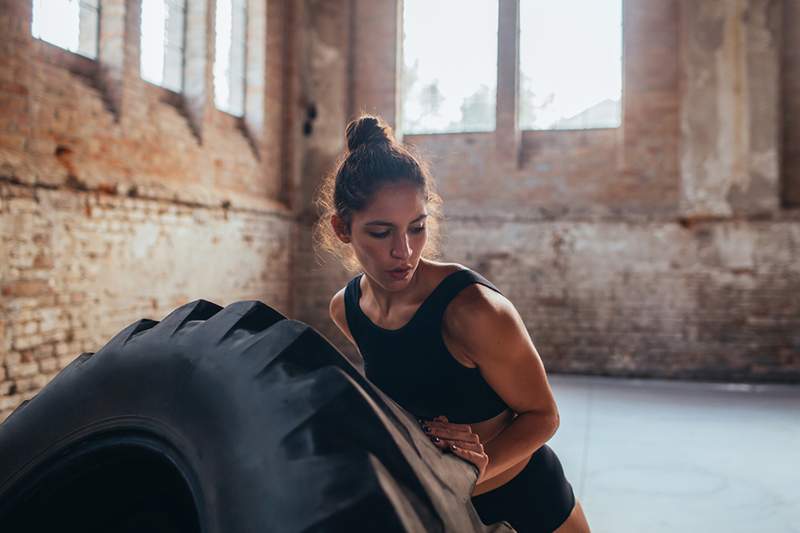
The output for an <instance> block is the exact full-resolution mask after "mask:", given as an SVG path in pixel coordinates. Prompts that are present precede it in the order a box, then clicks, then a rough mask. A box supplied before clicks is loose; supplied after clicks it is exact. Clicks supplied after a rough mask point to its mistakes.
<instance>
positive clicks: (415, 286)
mask: <svg viewBox="0 0 800 533" xmlns="http://www.w3.org/2000/svg"><path fill="white" fill-rule="evenodd" d="M426 267H427V264H426V263H425V261H424V260H423V259H422V258H420V260H419V263H418V264H417V268H416V269H414V272H413V274H412V276H411V281H410V282H409V284H408V285H407V286H406V287H404V288H402V289H400V290H397V291H387V290H386V289H384V288H383V287H381V286H380V285H378V284H377V283H375V282H373V281H372V279H371V278H370V277H369V276H367V275H366V274H365V275H364V278H366V279H365V280H364V285H365V287H366V289H367V290H366V291H364V290H362V291H361V292H362V293H365V292H368V294H369V298H370V299H371V300H373V301H374V302H375V305H376V306H378V310H379V311H380V316H383V317H385V316H388V315H389V310H391V309H393V308H395V307H396V306H397V305H402V304H404V303H411V302H416V301H419V300H422V299H424V298H418V296H420V291H421V290H424V286H425V283H424V282H423V279H424V278H423V276H424V274H423V271H425V270H426Z"/></svg>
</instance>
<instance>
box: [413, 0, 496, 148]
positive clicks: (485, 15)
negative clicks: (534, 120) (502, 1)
mask: <svg viewBox="0 0 800 533" xmlns="http://www.w3.org/2000/svg"><path fill="white" fill-rule="evenodd" d="M403 5H404V8H403V72H402V81H403V85H402V87H403V88H402V93H403V102H402V105H403V121H402V122H403V126H402V128H403V131H404V132H405V133H438V132H462V131H492V130H494V127H495V96H496V93H497V1H496V0H437V1H436V2H431V1H430V0H405V2H404V3H403Z"/></svg>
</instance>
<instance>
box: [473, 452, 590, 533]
mask: <svg viewBox="0 0 800 533" xmlns="http://www.w3.org/2000/svg"><path fill="white" fill-rule="evenodd" d="M472 505H473V506H474V507H475V510H476V511H478V515H479V516H480V517H481V521H483V523H484V524H487V525H488V524H493V523H495V522H500V521H502V520H505V521H506V522H508V523H509V524H511V525H512V526H513V527H514V529H516V530H517V531H518V532H519V533H551V532H552V531H554V530H555V529H557V528H558V527H559V526H560V525H561V524H563V523H564V521H565V520H566V519H567V518H568V517H569V514H570V513H571V512H572V508H573V507H574V506H575V494H574V492H573V490H572V485H571V484H570V483H569V481H567V478H566V477H564V470H563V469H562V467H561V461H559V460H558V456H557V455H556V454H555V452H554V451H553V450H552V448H550V447H549V446H548V445H546V444H545V445H543V446H542V447H541V448H539V449H538V450H536V453H534V454H533V456H531V459H530V461H528V464H527V465H525V468H523V469H522V470H521V471H520V472H519V473H518V474H517V475H516V476H514V477H513V478H511V479H510V480H509V481H507V482H506V483H505V485H501V486H499V487H497V488H496V489H492V490H490V491H489V492H484V493H483V494H478V495H477V496H473V497H472Z"/></svg>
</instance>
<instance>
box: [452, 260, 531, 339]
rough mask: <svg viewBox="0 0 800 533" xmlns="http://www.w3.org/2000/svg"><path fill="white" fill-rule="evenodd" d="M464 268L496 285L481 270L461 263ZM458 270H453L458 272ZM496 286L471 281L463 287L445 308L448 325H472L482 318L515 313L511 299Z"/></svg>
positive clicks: (453, 327)
mask: <svg viewBox="0 0 800 533" xmlns="http://www.w3.org/2000/svg"><path fill="white" fill-rule="evenodd" d="M459 266H461V267H462V269H465V270H470V271H471V272H473V273H474V274H476V275H477V276H478V278H479V279H482V280H485V281H488V282H489V284H491V285H492V286H494V283H493V282H492V281H490V280H489V279H488V278H487V277H486V276H484V275H483V274H482V273H481V272H478V271H476V270H474V269H471V268H468V267H464V266H463V265H459ZM456 271H457V270H453V272H456ZM495 289H496V287H495V288H492V287H488V286H486V285H484V284H483V283H474V282H473V283H469V284H467V285H466V286H464V287H463V288H461V289H460V290H459V291H458V292H457V293H456V294H455V296H453V298H452V300H450V302H448V305H447V307H446V308H445V313H444V317H443V318H444V321H445V323H446V326H449V327H450V329H458V328H459V327H470V325H471V324H473V323H475V322H480V321H481V320H482V319H486V318H489V317H491V316H493V315H494V316H496V315H502V314H508V313H511V314H513V313H514V312H515V311H516V310H515V309H514V305H513V304H512V303H511V301H510V300H509V299H508V298H506V297H505V296H504V295H503V294H502V293H501V292H500V291H499V289H498V290H495Z"/></svg>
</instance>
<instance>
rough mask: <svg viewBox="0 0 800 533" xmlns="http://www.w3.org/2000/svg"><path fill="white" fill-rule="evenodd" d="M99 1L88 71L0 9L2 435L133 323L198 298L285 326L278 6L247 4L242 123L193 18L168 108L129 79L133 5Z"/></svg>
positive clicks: (26, 6) (290, 227) (286, 217)
mask: <svg viewBox="0 0 800 533" xmlns="http://www.w3.org/2000/svg"><path fill="white" fill-rule="evenodd" d="M102 3H103V11H102V17H103V18H102V21H101V27H102V28H103V29H104V31H102V32H101V39H100V54H99V57H98V59H97V61H93V60H89V59H87V58H83V57H80V56H77V55H75V54H71V53H69V52H67V51H65V50H62V49H60V48H58V47H56V46H53V45H51V44H49V43H46V42H44V41H40V40H38V39H34V38H32V37H31V35H30V25H31V2H28V1H23V0H0V117H2V120H0V258H2V261H0V420H2V419H4V418H5V417H6V416H7V415H8V414H9V413H10V411H11V410H12V409H13V408H14V407H15V406H16V405H17V404H18V403H19V402H20V401H22V400H23V399H27V398H30V397H31V396H32V395H33V394H35V392H36V391H37V390H38V389H39V388H40V387H42V386H43V385H44V384H45V383H46V382H47V381H48V380H49V379H50V378H51V377H52V376H53V375H55V373H57V372H58V370H59V369H61V368H63V367H64V366H65V365H66V364H67V363H69V362H70V361H71V360H72V359H73V358H74V357H76V356H77V355H78V354H79V353H81V352H83V351H96V350H97V349H99V348H100V347H101V346H102V345H103V344H104V343H105V342H106V341H108V340H109V339H110V337H111V336H113V334H115V333H116V332H118V331H119V330H121V329H122V328H124V327H125V326H127V325H128V324H130V323H131V322H133V321H135V320H138V319H140V318H144V317H147V318H152V319H156V320H158V319H161V318H163V317H164V316H165V314H166V313H168V312H169V311H171V310H172V309H174V308H175V307H177V306H179V305H181V304H183V303H186V302H188V301H191V300H195V299H198V298H203V299H206V300H210V301H213V302H215V303H217V304H219V305H226V304H228V303H231V302H233V301H236V300H243V299H259V300H262V301H264V302H266V303H268V304H270V305H272V306H273V307H275V308H277V309H278V310H280V311H281V312H284V313H286V314H291V307H292V293H291V291H290V282H289V281H290V280H289V274H290V269H291V248H290V243H291V242H293V241H294V240H295V233H296V231H295V222H294V220H295V215H294V214H293V211H292V207H291V205H289V204H288V203H287V202H288V200H289V199H290V198H291V196H292V186H293V183H294V181H293V180H296V178H295V177H294V174H293V162H292V160H291V159H288V158H287V156H286V154H287V153H289V151H288V150H286V149H285V147H284V145H285V144H286V142H288V141H287V139H289V137H288V136H285V135H284V131H285V130H286V129H287V128H288V127H291V126H287V119H289V118H291V115H290V114H288V113H286V110H287V108H288V107H289V106H287V105H284V102H285V100H286V99H287V97H288V92H287V91H289V90H291V88H292V86H291V85H287V84H286V83H285V82H286V80H287V79H291V77H292V76H296V73H295V72H293V71H292V69H291V68H290V67H291V66H290V65H287V64H286V63H285V58H286V57H289V54H288V48H289V46H290V45H291V42H289V41H287V39H286V29H285V27H286V24H285V20H286V19H287V18H288V17H289V16H290V12H291V9H290V8H291V5H292V3H291V2H286V1H284V0H269V1H268V2H260V1H254V2H252V3H251V4H252V5H251V11H250V12H251V15H252V18H251V20H250V26H249V33H248V35H249V36H250V37H249V38H250V39H251V41H252V42H251V43H250V46H251V49H252V51H251V53H250V54H249V55H248V58H249V59H248V72H249V76H250V78H249V80H248V92H247V96H246V99H247V104H246V111H245V116H244V117H242V118H237V117H234V116H232V115H228V114H225V113H223V112H221V111H218V110H217V109H216V108H215V107H214V104H213V97H212V92H211V87H212V77H211V67H212V63H211V61H210V60H209V58H208V57H205V56H204V54H205V53H206V51H208V50H212V49H213V33H212V32H211V31H209V30H210V28H212V27H213V17H210V16H209V15H210V12H209V11H208V10H207V7H208V6H206V5H205V4H204V3H199V2H189V4H190V7H189V9H190V13H189V24H188V27H187V60H186V71H185V75H186V76H187V80H189V81H191V83H190V84H189V85H187V89H186V91H184V93H182V94H176V93H170V92H169V91H166V90H163V89H161V88H159V87H157V86H155V85H151V84H149V83H147V82H144V81H143V80H141V79H140V78H139V73H138V64H139V63H138V48H139V34H138V16H139V15H138V5H139V3H138V2H136V1H129V0H103V2H102ZM209 5H211V4H209ZM266 12H269V17H267V14H266ZM259 39H260V40H261V41H260V42H259ZM265 43H266V44H265ZM295 90H296V89H295ZM292 101H294V99H292ZM292 129H293V130H294V129H295V128H292ZM296 131H300V128H299V127H297V128H296Z"/></svg>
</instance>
